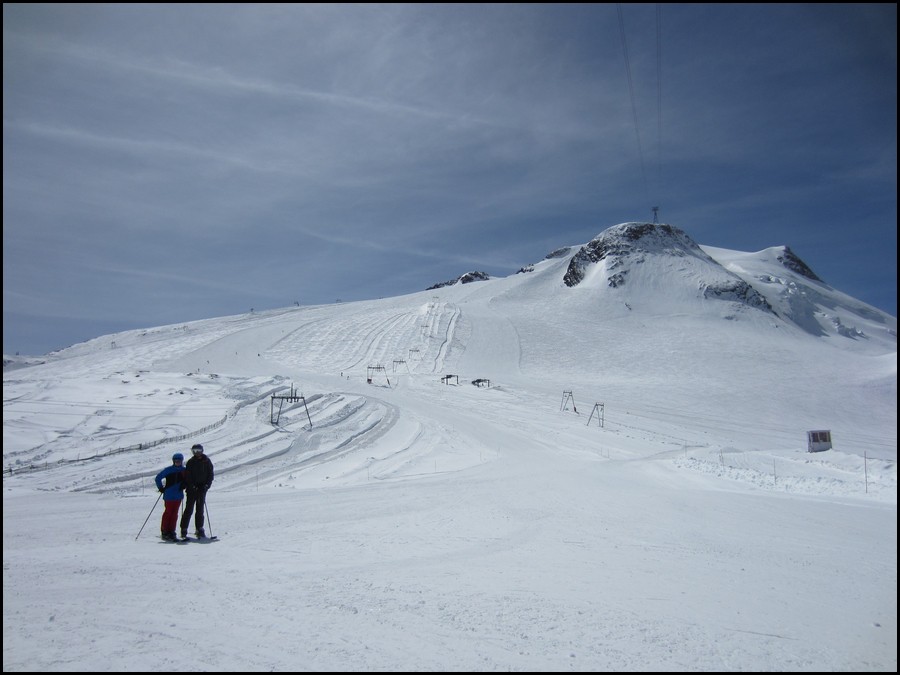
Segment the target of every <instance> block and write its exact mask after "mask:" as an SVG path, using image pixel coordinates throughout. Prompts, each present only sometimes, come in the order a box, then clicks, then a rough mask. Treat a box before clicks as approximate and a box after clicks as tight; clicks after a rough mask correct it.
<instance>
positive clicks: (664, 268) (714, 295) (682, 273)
mask: <svg viewBox="0 0 900 675" xmlns="http://www.w3.org/2000/svg"><path fill="white" fill-rule="evenodd" d="M651 261H652V262H651ZM588 278H591V279H593V280H594V283H595V284H596V285H598V286H601V287H602V286H603V285H604V283H603V282H604V281H605V285H606V286H608V287H609V288H619V287H622V286H624V285H626V282H629V281H630V280H632V279H635V281H634V282H633V283H630V285H631V286H632V287H635V288H637V287H642V288H641V290H643V291H646V292H649V293H651V294H652V295H655V296H657V297H663V296H665V297H666V298H667V299H668V300H672V299H674V297H676V296H680V297H682V298H701V299H714V300H728V301H733V302H738V303H740V304H743V305H747V306H749V307H752V308H755V309H760V310H763V311H766V312H771V311H772V308H771V307H770V306H769V303H768V302H767V301H766V299H765V298H764V297H763V296H762V295H761V294H760V293H759V292H757V291H756V289H754V288H753V286H752V285H751V284H749V283H748V282H747V281H745V280H744V279H742V278H741V277H740V276H738V275H737V274H735V273H734V272H731V271H729V270H727V269H725V268H724V267H722V265H720V264H719V263H718V262H717V261H716V260H715V259H714V258H712V257H710V256H709V255H708V254H707V253H706V252H705V251H704V250H703V249H702V248H701V247H700V246H699V245H698V244H697V243H696V242H695V241H694V240H693V239H691V237H689V236H688V235H687V234H686V233H685V232H684V231H682V230H680V229H678V228H677V227H674V226H672V225H666V224H659V223H622V224H620V225H614V226H613V227H610V228H609V229H607V230H605V231H604V232H602V233H601V234H599V235H598V236H596V237H594V239H592V240H591V241H590V242H588V243H587V244H585V245H584V246H582V247H581V249H580V250H579V251H578V252H577V253H576V254H575V255H574V256H573V257H572V259H571V260H570V261H569V266H568V268H567V269H566V272H565V274H564V276H563V282H564V283H565V284H566V286H569V287H570V288H571V287H574V286H577V285H579V284H581V283H583V282H585V280H586V279H588ZM638 279H639V280H638Z"/></svg>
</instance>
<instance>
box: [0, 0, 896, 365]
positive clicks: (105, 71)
mask: <svg viewBox="0 0 900 675" xmlns="http://www.w3.org/2000/svg"><path fill="white" fill-rule="evenodd" d="M618 10H620V11H621V12H619V11H618ZM620 18H621V22H620ZM659 18H660V22H659V24H658V25H659V27H660V30H659V39H658V40H657V6H656V5H621V6H617V5H614V4H608V5H531V4H529V5H509V4H504V5H416V4H411V5H410V4H406V5H387V6H383V5H382V6H379V5H356V6H351V5H323V6H322V5H222V6H213V5H152V6H150V5H32V4H28V5H20V4H4V6H3V350H4V352H5V353H15V352H20V353H22V354H41V353H44V352H47V351H50V350H53V349H59V348H62V347H65V346H68V345H70V344H73V343H75V342H80V341H82V340H86V339H90V338H92V337H97V336H100V335H104V334H107V333H110V332H115V331H119V330H125V329H130V328H140V327H150V326H158V325H166V324H170V323H180V322H185V321H190V320H194V319H201V318H207V317H215V316H225V315H231V314H238V313H242V312H247V311H249V310H250V309H251V308H254V309H269V308H274V307H285V306H290V305H293V304H294V303H300V304H304V305H305V304H321V303H331V302H335V301H336V300H343V301H352V300H360V299H368V298H377V297H386V296H393V295H400V294H405V293H411V292H415V291H420V290H424V289H426V288H427V287H429V286H431V285H433V284H435V283H438V282H441V281H445V280H447V279H451V278H455V277H457V276H459V275H461V274H463V273H465V272H468V271H472V270H479V271H484V272H488V273H489V274H492V275H496V276H505V275H508V274H512V273H514V272H515V271H516V270H517V269H519V268H520V267H522V266H524V265H527V264H529V263H532V262H536V261H537V260H539V259H541V258H542V257H543V256H544V255H545V254H546V253H548V252H550V251H551V250H553V249H555V248H558V247H560V246H564V245H571V244H581V243H585V242H587V241H589V240H590V239H591V238H593V237H594V236H596V235H597V234H599V233H600V232H602V231H603V230H605V229H606V228H608V227H610V226H612V225H615V224H618V223H621V222H626V221H633V220H650V219H652V212H651V207H652V206H654V205H659V207H660V220H661V221H662V222H667V223H671V224H673V225H675V226H677V227H679V228H681V229H683V230H684V231H685V232H687V233H688V234H689V235H690V236H691V237H692V238H693V239H694V240H695V241H697V242H698V243H700V244H703V245H709V246H716V247H721V248H730V249H735V250H739V251H758V250H761V249H764V248H768V247H770V246H778V245H788V246H790V247H791V248H792V249H793V250H794V252H795V253H796V254H797V255H798V256H800V257H801V258H802V259H803V260H804V261H805V262H806V263H807V264H809V265H810V267H812V269H813V270H814V271H815V272H816V274H818V275H819V276H820V277H821V278H822V279H823V280H824V281H825V282H826V283H828V284H830V285H831V286H833V287H835V288H837V289H838V290H841V291H843V292H845V293H848V294H850V295H852V296H854V297H856V298H858V299H860V300H863V301H865V302H868V303H870V304H872V305H874V306H876V307H878V308H880V309H882V310H885V311H887V312H889V313H890V314H892V315H894V316H896V314H897V294H896V288H897V188H896V184H897V123H896V119H897V8H896V5H832V4H829V5H783V4H775V5H764V6H763V5H702V6H701V5H695V4H691V5H668V4H667V5H663V6H662V7H661V8H660V12H659ZM622 27H624V31H625V32H624V34H625V38H626V44H627V54H628V66H629V68H628V69H626V66H625V64H626V60H625V53H626V52H625V50H623V45H622V34H621V28H622ZM658 46H659V47H660V49H659V50H658V49H657V47H658ZM658 66H660V67H659V68H658ZM628 73H630V76H631V77H630V80H631V87H630V88H629V78H628V77H627V74H628ZM632 92H633V98H632V96H631V93H632ZM635 122H636V123H637V125H636V124H635Z"/></svg>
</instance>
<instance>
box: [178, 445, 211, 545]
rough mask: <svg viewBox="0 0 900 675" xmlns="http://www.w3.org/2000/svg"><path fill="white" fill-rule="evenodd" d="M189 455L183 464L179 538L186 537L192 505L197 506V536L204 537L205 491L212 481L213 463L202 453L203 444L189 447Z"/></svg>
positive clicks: (195, 524)
mask: <svg viewBox="0 0 900 675" xmlns="http://www.w3.org/2000/svg"><path fill="white" fill-rule="evenodd" d="M191 453H192V454H193V457H191V458H190V459H189V460H188V461H187V464H186V465H185V467H184V468H185V472H184V475H185V478H186V481H185V482H186V483H187V492H186V495H187V499H186V500H185V503H184V512H183V513H182V514H181V538H182V539H184V538H186V537H187V530H188V525H190V523H191V514H192V513H193V512H194V507H195V506H196V507H197V514H196V516H195V518H194V527H195V530H196V534H197V537H198V538H200V539H204V538H205V537H206V532H205V531H204V529H203V523H204V517H203V516H204V513H203V512H204V508H205V507H206V491H207V490H209V488H210V486H211V485H212V482H213V476H214V472H213V463H212V462H211V461H210V459H209V457H207V456H206V455H205V454H203V446H202V445H200V444H199V443H197V444H195V445H194V447H192V448H191Z"/></svg>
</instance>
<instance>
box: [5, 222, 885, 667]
mask: <svg viewBox="0 0 900 675" xmlns="http://www.w3.org/2000/svg"><path fill="white" fill-rule="evenodd" d="M647 225H648V224H623V225H620V226H616V227H614V228H610V230H607V231H605V232H604V233H601V235H600V237H604V241H605V242H606V244H609V243H610V240H611V238H612V239H614V238H615V237H619V240H618V241H613V243H614V244H615V246H613V248H614V249H615V251H614V252H613V253H609V252H608V251H609V249H606V250H607V255H606V257H605V258H603V259H602V260H595V261H588V262H587V263H585V264H584V265H583V271H584V274H583V276H582V279H581V280H580V282H579V283H578V284H576V285H574V286H570V285H567V283H566V282H565V281H564V277H565V275H566V272H567V270H568V269H569V267H570V265H571V264H572V261H573V259H575V258H577V257H578V253H579V252H580V251H582V250H583V247H578V246H574V247H570V248H569V249H568V250H567V251H566V253H565V254H564V255H562V256H556V257H548V258H547V259H545V260H542V261H539V262H537V263H534V264H533V265H530V266H528V268H526V269H529V270H530V271H527V272H522V273H520V274H516V275H512V276H510V277H507V278H502V279H490V280H487V281H477V282H473V283H468V284H456V285H451V286H442V287H440V288H436V289H431V290H428V291H424V292H421V293H414V294H411V295H407V296H402V297H397V298H386V299H382V300H375V301H367V302H358V303H346V304H335V305H329V306H318V307H292V308H285V309H280V310H272V311H266V312H257V313H253V314H247V315H240V316H233V317H223V318H221V319H211V320H205V321H197V322H191V323H187V324H183V325H177V326H163V327H159V328H153V329H147V330H144V331H130V332H126V333H120V334H116V335H110V336H103V337H101V338H97V339H95V340H91V341H89V342H86V343H83V344H80V345H75V346H73V347H70V348H69V349H66V350H62V351H61V352H55V353H53V354H49V355H46V356H45V357H42V359H40V360H42V361H44V362H43V363H40V364H37V365H29V366H27V367H21V368H6V367H5V368H4V385H3V389H4V422H3V436H4V439H3V440H4V450H3V457H4V468H5V472H4V502H3V505H4V515H3V518H4V534H3V542H4V543H3V546H4V601H3V603H4V613H3V614H4V670H82V669H84V670H88V669H90V670H100V671H114V670H150V669H151V668H152V667H153V666H154V665H156V664H158V663H160V659H161V658H164V655H165V654H168V653H170V652H169V651H168V650H170V649H174V653H176V654H177V653H183V654H184V655H185V656H189V655H191V656H192V655H194V654H198V653H199V654H200V655H201V658H200V659H199V660H198V659H197V658H183V659H182V658H171V659H168V657H165V658H167V659H168V660H167V661H166V667H167V668H168V669H170V670H252V671H256V670H292V671H296V670H328V671H331V670H341V671H346V670H442V671H459V670H521V671H535V670H613V669H615V670H688V669H690V670H717V671H722V670H727V671H731V670H819V671H820V670H867V671H868V670H889V671H896V666H897V650H896V634H897V632H896V629H897V625H896V597H897V596H896V567H897V566H896V544H897V541H896V532H897V528H896V523H897V520H896V504H897V500H896V493H897V486H896V459H897V442H896V422H897V420H896V319H895V318H894V317H890V316H887V315H885V314H883V313H882V312H879V311H878V310H875V309H874V308H871V307H868V306H866V305H864V304H863V303H860V302H859V301H856V300H854V299H852V298H849V297H848V296H846V295H844V294H842V293H840V292H839V291H837V290H835V289H832V288H830V287H829V286H827V285H826V284H825V283H824V282H822V281H821V280H818V279H816V278H812V277H810V276H808V275H806V274H805V271H804V270H803V267H802V266H798V265H796V264H794V263H793V260H794V259H795V258H796V256H793V254H791V255H786V253H785V252H786V249H785V248H784V247H775V248H772V249H767V250H765V251H761V252H758V253H741V252H735V251H726V250H722V249H714V248H711V247H699V246H696V245H695V244H693V242H691V241H690V239H689V237H687V236H686V235H684V233H681V232H680V231H677V232H672V231H670V230H666V229H665V228H664V227H652V226H651V227H647ZM634 226H638V227H637V230H636V229H635V227H634ZM673 229H674V228H673ZM636 231H638V232H642V233H644V234H645V235H648V236H643V235H642V236H638V237H634V233H635V232H636ZM598 238H599V237H598ZM625 244H627V247H626V246H625ZM586 246H588V245H586ZM785 260H788V261H789V262H791V265H786V264H785V263H784V261H785ZM623 272H625V274H622V273H623ZM614 275H619V276H615V278H614V279H613V280H614V281H615V283H614V284H611V283H610V280H611V278H613V276H614ZM813 276H814V275H813ZM735 280H737V281H738V282H741V283H737V282H736V281H735ZM742 284H743V285H742ZM744 286H746V288H747V289H749V291H747V290H742V291H741V292H740V293H734V294H727V293H726V294H723V293H721V290H722V289H723V288H731V289H736V288H744ZM709 289H718V290H719V291H720V292H718V293H713V292H710V290H709ZM757 296H758V297H757ZM759 299H763V300H764V302H760V301H759ZM6 360H7V359H6V358H5V359H4V361H5V362H6ZM448 376H449V377H448ZM475 380H482V382H480V383H479V384H480V385H481V386H476V385H474V384H473V381H475ZM292 390H293V391H295V392H296V393H297V394H298V395H300V396H302V398H301V399H299V400H296V401H278V400H275V399H273V398H272V394H279V395H284V394H288V393H290V392H291V391H292ZM275 418H277V424H273V423H272V421H273V420H274V419H275ZM812 429H830V430H831V431H832V436H833V439H834V448H833V449H832V450H829V451H826V452H822V453H815V454H810V453H807V452H806V435H805V434H806V431H808V430H812ZM198 441H199V442H202V443H203V445H204V446H205V447H206V449H207V452H208V454H209V455H210V457H211V459H212V460H213V462H214V463H215V466H216V474H217V478H216V481H215V484H214V486H213V490H212V491H211V492H210V496H209V513H208V516H209V520H208V522H207V526H208V529H211V530H212V532H213V533H214V534H218V535H220V536H221V540H220V541H219V542H217V543H215V544H212V545H209V546H202V545H192V544H189V545H187V546H173V545H170V544H163V543H161V542H159V540H158V530H159V517H160V516H161V510H162V506H161V504H159V505H156V504H155V500H156V499H157V493H156V491H155V488H154V487H153V485H152V479H153V476H154V475H155V474H156V473H157V472H158V471H159V470H160V469H162V468H163V467H164V466H166V465H167V464H168V463H169V457H170V456H171V454H172V453H173V452H175V451H182V452H184V451H185V450H186V449H187V448H189V447H190V445H191V444H192V443H194V442H198ZM148 514H149V515H148ZM145 521H146V524H144V523H145ZM142 525H143V527H142ZM139 533H140V534H139ZM36 534H37V536H35V535H36Z"/></svg>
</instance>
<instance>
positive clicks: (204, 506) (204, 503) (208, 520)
mask: <svg viewBox="0 0 900 675" xmlns="http://www.w3.org/2000/svg"><path fill="white" fill-rule="evenodd" d="M203 508H205V509H206V522H207V524H208V525H209V536H210V537H212V521H211V520H210V519H209V505H208V504H207V503H206V499H205V498H204V499H203Z"/></svg>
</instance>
